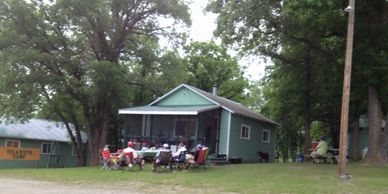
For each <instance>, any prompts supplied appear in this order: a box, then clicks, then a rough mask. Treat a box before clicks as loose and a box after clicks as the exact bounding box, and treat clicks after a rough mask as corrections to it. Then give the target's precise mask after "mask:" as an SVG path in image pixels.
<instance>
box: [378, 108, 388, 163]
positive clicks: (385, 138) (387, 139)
mask: <svg viewBox="0 0 388 194" xmlns="http://www.w3.org/2000/svg"><path fill="white" fill-rule="evenodd" d="M385 114H386V115H385V127H384V131H383V133H382V135H381V144H380V156H381V160H382V162H383V163H388V109H387V110H386V113H385Z"/></svg>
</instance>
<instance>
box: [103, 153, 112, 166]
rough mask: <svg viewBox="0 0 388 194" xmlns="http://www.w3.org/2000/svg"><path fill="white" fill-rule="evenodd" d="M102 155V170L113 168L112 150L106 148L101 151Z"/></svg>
mask: <svg viewBox="0 0 388 194" xmlns="http://www.w3.org/2000/svg"><path fill="white" fill-rule="evenodd" d="M101 157H102V164H101V170H111V168H112V166H111V164H112V163H111V157H110V152H109V151H108V150H104V151H102V152H101Z"/></svg>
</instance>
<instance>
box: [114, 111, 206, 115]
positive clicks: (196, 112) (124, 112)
mask: <svg viewBox="0 0 388 194" xmlns="http://www.w3.org/2000/svg"><path fill="white" fill-rule="evenodd" d="M119 114H128V115H131V114H134V115H136V114H142V115H198V111H146V110H141V111H136V110H119Z"/></svg>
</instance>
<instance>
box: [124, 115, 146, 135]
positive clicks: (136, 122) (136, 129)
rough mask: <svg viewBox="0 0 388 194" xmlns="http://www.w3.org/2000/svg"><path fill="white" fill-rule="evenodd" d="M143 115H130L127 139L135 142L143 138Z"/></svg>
mask: <svg viewBox="0 0 388 194" xmlns="http://www.w3.org/2000/svg"><path fill="white" fill-rule="evenodd" d="M142 123H143V115H128V117H127V123H126V125H127V130H126V132H127V133H126V136H127V138H129V139H131V140H134V139H135V138H138V137H141V136H142Z"/></svg>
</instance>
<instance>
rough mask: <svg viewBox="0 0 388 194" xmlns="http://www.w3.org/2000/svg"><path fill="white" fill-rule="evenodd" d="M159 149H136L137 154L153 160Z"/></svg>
mask: <svg viewBox="0 0 388 194" xmlns="http://www.w3.org/2000/svg"><path fill="white" fill-rule="evenodd" d="M158 151H159V150H144V151H141V150H136V153H137V155H139V156H142V157H143V158H144V159H145V160H146V161H153V160H154V158H155V156H156V154H157V153H158Z"/></svg>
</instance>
